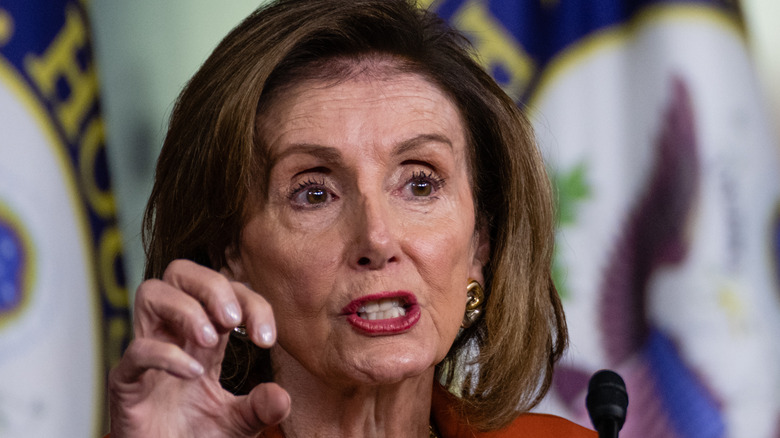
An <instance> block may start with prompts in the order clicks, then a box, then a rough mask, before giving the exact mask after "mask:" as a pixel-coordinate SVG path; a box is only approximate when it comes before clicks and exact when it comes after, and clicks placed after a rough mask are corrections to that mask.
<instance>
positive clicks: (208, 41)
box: [90, 0, 263, 291]
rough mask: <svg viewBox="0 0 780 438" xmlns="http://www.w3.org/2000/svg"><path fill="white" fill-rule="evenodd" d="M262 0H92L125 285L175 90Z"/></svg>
mask: <svg viewBox="0 0 780 438" xmlns="http://www.w3.org/2000/svg"><path fill="white" fill-rule="evenodd" d="M262 3H263V1H262V0H221V1H217V0H162V1H160V0H132V1H122V0H92V1H91V3H90V13H91V19H92V28H93V37H94V44H95V52H96V58H97V62H98V67H99V69H100V80H101V85H102V91H103V93H102V96H103V101H102V103H103V112H104V116H105V119H106V125H107V136H108V139H107V144H108V157H109V163H110V166H111V172H112V178H113V183H114V192H115V194H116V196H117V201H118V208H119V222H120V224H119V225H120V228H121V231H122V233H123V237H124V243H125V262H126V263H125V265H126V271H127V277H128V287H129V288H130V291H134V290H135V288H136V287H137V285H138V283H140V280H141V278H142V274H143V249H142V247H141V239H140V230H141V220H142V215H143V209H144V207H145V205H146V199H147V198H148V196H149V193H150V191H151V183H152V177H153V171H154V165H155V162H156V160H157V154H158V152H159V149H160V146H161V145H162V141H163V137H164V135H165V129H166V126H167V120H168V116H169V114H170V110H171V109H172V105H173V102H174V100H175V99H176V96H177V95H178V93H179V91H180V90H181V88H182V87H183V86H184V84H185V83H186V82H187V80H188V79H189V78H190V76H192V75H193V74H194V73H195V71H196V70H197V68H198V67H199V66H200V64H201V63H202V62H203V61H204V60H205V59H206V57H207V56H208V55H209V53H210V52H211V50H212V49H213V48H214V47H215V46H216V45H217V43H218V42H219V41H220V40H221V39H222V37H223V36H225V35H226V34H227V33H228V31H230V29H232V28H233V27H234V26H235V25H236V24H238V23H239V22H240V21H241V20H242V19H243V18H244V17H245V16H247V15H248V14H249V13H250V12H251V11H253V10H254V9H255V8H257V7H258V6H259V5H260V4H262Z"/></svg>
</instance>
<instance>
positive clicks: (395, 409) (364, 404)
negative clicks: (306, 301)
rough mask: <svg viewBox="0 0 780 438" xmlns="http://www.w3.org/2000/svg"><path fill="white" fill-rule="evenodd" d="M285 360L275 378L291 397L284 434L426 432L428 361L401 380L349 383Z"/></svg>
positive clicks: (292, 437) (375, 436)
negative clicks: (419, 371) (417, 372)
mask: <svg viewBox="0 0 780 438" xmlns="http://www.w3.org/2000/svg"><path fill="white" fill-rule="evenodd" d="M288 358H289V356H288ZM284 362H285V366H284V367H279V368H278V369H277V370H278V371H277V372H276V373H275V381H276V382H277V383H279V384H280V385H281V386H282V387H283V388H285V389H286V390H287V391H288V392H289V394H290V398H291V399H292V412H291V413H290V416H289V417H288V418H287V419H286V420H285V421H284V422H282V424H281V429H282V431H283V432H284V435H285V437H287V438H297V437H371V438H383V437H399V436H403V437H425V438H428V437H429V424H430V411H431V396H432V390H433V379H434V368H433V367H431V368H430V369H429V370H427V371H426V372H424V373H423V374H421V375H419V376H414V377H410V378H407V379H404V380H402V381H400V382H394V383H379V384H351V385H350V384H347V383H345V382H343V381H342V382H334V381H333V380H332V379H323V378H321V377H318V376H315V375H314V374H313V373H310V372H308V371H307V370H305V369H304V368H303V367H302V366H300V364H298V363H297V362H296V361H284ZM291 362H295V363H294V364H293V363H291ZM277 363H278V362H277Z"/></svg>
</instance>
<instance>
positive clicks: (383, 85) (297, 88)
mask: <svg viewBox="0 0 780 438" xmlns="http://www.w3.org/2000/svg"><path fill="white" fill-rule="evenodd" d="M264 107H265V108H264V110H263V111H262V113H261V114H260V115H259V117H258V128H259V130H260V134H261V138H263V140H264V141H263V143H264V145H263V146H264V147H265V148H268V150H266V152H267V153H270V155H272V156H273V155H276V153H278V152H279V150H278V149H279V148H280V147H282V146H283V145H285V144H290V143H317V144H319V143H321V142H322V141H326V142H335V143H338V144H352V143H354V144H358V143H360V142H361V141H366V140H371V141H374V142H377V141H380V142H385V143H388V144H392V143H396V142H401V141H404V140H407V139H408V138H404V137H409V136H415V135H441V136H445V137H448V138H449V139H450V141H452V143H453V144H458V145H459V146H460V145H462V146H460V147H462V148H465V146H466V134H465V129H464V124H463V122H462V116H461V113H460V111H459V110H458V108H457V107H456V105H455V104H454V103H453V102H452V99H450V98H449V96H448V95H447V94H446V93H445V92H443V91H442V90H441V89H440V88H439V87H438V86H437V85H435V84H433V83H432V82H431V81H429V80H427V79H426V78H425V77H423V76H422V75H420V74H417V73H411V72H405V71H401V70H400V69H399V68H398V65H397V64H393V63H388V62H384V61H376V60H375V61H373V62H371V63H370V64H367V65H355V66H353V68H352V71H351V72H350V73H349V74H348V75H344V76H342V77H340V78H338V79H321V78H315V79H305V80H302V81H299V82H297V83H295V84H292V85H288V86H286V87H284V89H281V90H278V91H277V92H276V93H274V96H273V98H272V101H271V102H268V104H267V105H265V106H264Z"/></svg>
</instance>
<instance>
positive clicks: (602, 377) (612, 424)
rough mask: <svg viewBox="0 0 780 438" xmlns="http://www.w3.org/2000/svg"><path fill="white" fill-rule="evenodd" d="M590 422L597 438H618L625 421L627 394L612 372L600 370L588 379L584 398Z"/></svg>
mask: <svg viewBox="0 0 780 438" xmlns="http://www.w3.org/2000/svg"><path fill="white" fill-rule="evenodd" d="M585 406H587V408H588V415H590V421H591V422H593V427H595V428H596V430H597V431H598V432H599V438H618V431H620V429H621V428H622V427H623V423H625V421H626V408H627V407H628V392H627V391H626V384H625V383H624V382H623V379H622V378H621V377H620V376H619V375H618V374H617V373H616V372H614V371H610V370H601V371H599V372H597V373H596V374H594V375H593V377H591V378H590V382H589V383H588V396H587V397H586V398H585Z"/></svg>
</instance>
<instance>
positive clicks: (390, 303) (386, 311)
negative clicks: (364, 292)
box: [358, 298, 406, 320]
mask: <svg viewBox="0 0 780 438" xmlns="http://www.w3.org/2000/svg"><path fill="white" fill-rule="evenodd" d="M404 315H406V309H404V307H403V305H402V303H401V300H399V299H398V298H384V299H381V300H377V301H369V302H367V303H364V304H363V305H362V306H360V309H358V316H359V317H361V318H363V319H368V320H375V319H390V318H398V317H399V316H404Z"/></svg>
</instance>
